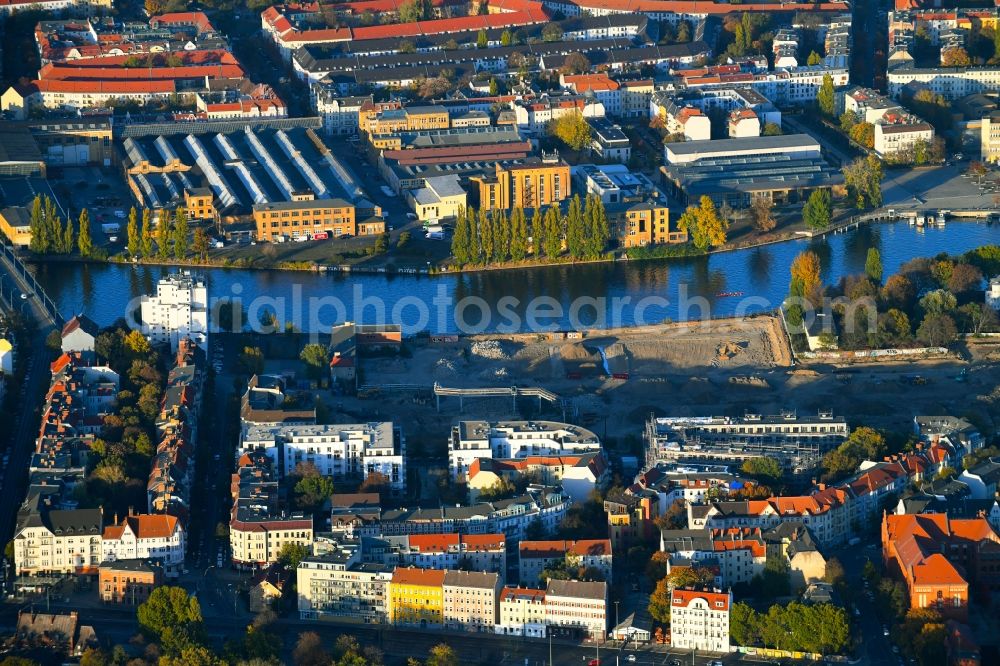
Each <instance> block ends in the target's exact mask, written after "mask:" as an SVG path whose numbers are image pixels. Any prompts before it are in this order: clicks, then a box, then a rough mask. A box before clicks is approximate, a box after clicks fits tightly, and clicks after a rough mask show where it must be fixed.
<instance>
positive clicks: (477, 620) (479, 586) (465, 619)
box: [442, 571, 503, 632]
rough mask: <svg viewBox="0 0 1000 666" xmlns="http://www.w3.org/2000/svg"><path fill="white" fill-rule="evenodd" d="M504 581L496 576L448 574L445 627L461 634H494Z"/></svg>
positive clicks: (445, 574) (445, 587) (491, 574)
mask: <svg viewBox="0 0 1000 666" xmlns="http://www.w3.org/2000/svg"><path fill="white" fill-rule="evenodd" d="M502 586H503V581H502V578H501V577H500V575H499V574H496V573H486V572H478V571H445V572H444V581H443V584H442V594H443V600H444V611H443V618H444V626H445V628H446V629H453V630H458V631H478V632H484V631H488V632H493V630H494V627H495V626H496V624H497V620H498V617H497V601H498V599H499V597H500V589H501V587H502Z"/></svg>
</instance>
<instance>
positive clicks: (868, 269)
mask: <svg viewBox="0 0 1000 666" xmlns="http://www.w3.org/2000/svg"><path fill="white" fill-rule="evenodd" d="M865 275H867V276H868V279H869V280H871V281H872V282H874V283H875V284H882V253H881V252H879V251H878V248H874V247H870V248H868V256H867V257H866V258H865Z"/></svg>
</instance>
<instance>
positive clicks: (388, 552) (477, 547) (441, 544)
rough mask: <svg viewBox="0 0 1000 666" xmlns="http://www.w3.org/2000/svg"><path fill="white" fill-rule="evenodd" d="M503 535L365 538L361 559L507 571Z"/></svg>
mask: <svg viewBox="0 0 1000 666" xmlns="http://www.w3.org/2000/svg"><path fill="white" fill-rule="evenodd" d="M506 542H507V540H506V537H505V536H504V535H503V534H408V535H402V536H386V537H366V538H363V539H362V540H361V551H362V559H363V560H364V561H365V562H378V563H381V564H386V565H393V566H401V567H418V568H421V569H463V570H468V571H489V572H493V573H498V574H500V576H501V579H502V578H503V577H504V576H506V573H507V546H506Z"/></svg>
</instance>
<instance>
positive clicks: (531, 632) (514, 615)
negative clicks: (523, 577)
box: [496, 587, 546, 638]
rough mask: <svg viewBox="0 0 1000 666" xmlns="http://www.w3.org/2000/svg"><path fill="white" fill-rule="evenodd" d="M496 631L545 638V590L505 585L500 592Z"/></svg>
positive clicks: (509, 634) (511, 634)
mask: <svg viewBox="0 0 1000 666" xmlns="http://www.w3.org/2000/svg"><path fill="white" fill-rule="evenodd" d="M496 633H498V634H505V635H508V636H526V637H528V638H545V634H546V631H545V590H535V589H532V588H526V587H505V588H504V589H503V590H501V592H500V622H499V623H498V624H497V626H496Z"/></svg>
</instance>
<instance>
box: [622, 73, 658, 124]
mask: <svg viewBox="0 0 1000 666" xmlns="http://www.w3.org/2000/svg"><path fill="white" fill-rule="evenodd" d="M618 84H619V85H620V86H621V97H622V106H621V116H622V117H623V118H644V117H646V114H647V113H648V112H649V100H650V98H651V97H652V96H653V89H654V87H653V79H635V80H626V81H619V82H618Z"/></svg>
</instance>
